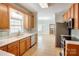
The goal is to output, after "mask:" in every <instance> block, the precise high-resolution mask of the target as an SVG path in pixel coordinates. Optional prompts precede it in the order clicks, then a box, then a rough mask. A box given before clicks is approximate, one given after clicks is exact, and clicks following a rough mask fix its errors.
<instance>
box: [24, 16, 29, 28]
mask: <svg viewBox="0 0 79 59" xmlns="http://www.w3.org/2000/svg"><path fill="white" fill-rule="evenodd" d="M24 28H25V29H29V16H28V15H27V14H25V19H24Z"/></svg>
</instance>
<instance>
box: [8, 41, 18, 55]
mask: <svg viewBox="0 0 79 59" xmlns="http://www.w3.org/2000/svg"><path fill="white" fill-rule="evenodd" d="M8 52H10V53H12V54H15V55H17V56H18V55H19V41H16V42H13V43H11V44H9V45H8Z"/></svg>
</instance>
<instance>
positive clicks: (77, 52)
mask: <svg viewBox="0 0 79 59" xmlns="http://www.w3.org/2000/svg"><path fill="white" fill-rule="evenodd" d="M65 55H66V56H79V45H75V44H67V47H66V54H65Z"/></svg>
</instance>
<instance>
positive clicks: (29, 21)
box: [24, 14, 34, 30]
mask: <svg viewBox="0 0 79 59" xmlns="http://www.w3.org/2000/svg"><path fill="white" fill-rule="evenodd" d="M24 28H25V29H28V30H29V29H32V28H34V16H31V15H26V14H25V20H24Z"/></svg>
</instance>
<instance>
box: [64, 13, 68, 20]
mask: <svg viewBox="0 0 79 59" xmlns="http://www.w3.org/2000/svg"><path fill="white" fill-rule="evenodd" d="M67 18H68V13H67V12H66V13H65V14H64V20H65V21H67Z"/></svg>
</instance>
